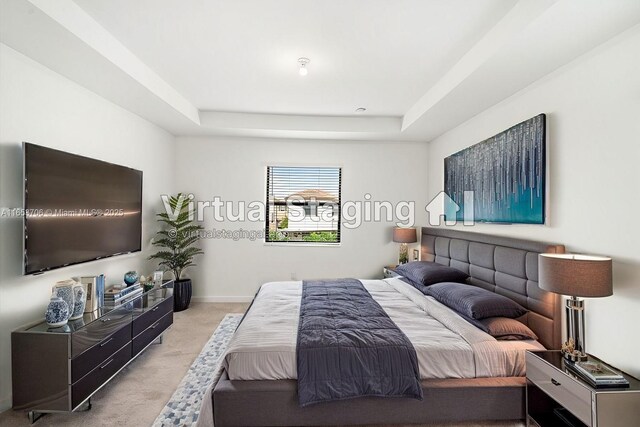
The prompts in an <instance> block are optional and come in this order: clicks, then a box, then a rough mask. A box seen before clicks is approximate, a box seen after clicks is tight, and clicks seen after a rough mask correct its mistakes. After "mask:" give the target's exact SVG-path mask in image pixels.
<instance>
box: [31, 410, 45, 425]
mask: <svg viewBox="0 0 640 427" xmlns="http://www.w3.org/2000/svg"><path fill="white" fill-rule="evenodd" d="M44 414H45V413H44V412H36V411H29V412H27V417H29V422H30V423H31V424H33V423H35V422H36V421H38V420H39V419H40V417H42V416H43V415H44Z"/></svg>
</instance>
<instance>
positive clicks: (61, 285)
mask: <svg viewBox="0 0 640 427" xmlns="http://www.w3.org/2000/svg"><path fill="white" fill-rule="evenodd" d="M75 285H76V282H75V281H73V280H62V281H60V282H56V284H55V286H54V287H53V296H56V297H60V298H62V300H63V301H64V302H65V303H67V319H68V318H69V316H71V313H72V312H73V303H74V298H73V287H74V286H75Z"/></svg>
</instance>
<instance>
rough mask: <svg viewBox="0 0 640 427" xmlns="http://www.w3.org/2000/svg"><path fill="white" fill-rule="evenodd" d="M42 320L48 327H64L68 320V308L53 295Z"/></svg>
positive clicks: (60, 299)
mask: <svg viewBox="0 0 640 427" xmlns="http://www.w3.org/2000/svg"><path fill="white" fill-rule="evenodd" d="M44 318H45V320H46V321H47V325H49V326H52V327H54V328H57V327H60V326H64V325H66V324H67V320H68V319H69V306H68V305H67V303H66V302H65V301H64V300H63V299H62V298H60V297H58V296H55V295H54V296H52V297H51V301H49V306H48V307H47V312H46V313H45V314H44Z"/></svg>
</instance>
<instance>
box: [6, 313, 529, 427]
mask: <svg viewBox="0 0 640 427" xmlns="http://www.w3.org/2000/svg"><path fill="white" fill-rule="evenodd" d="M246 307H247V304H212V303H192V304H191V306H190V307H189V309H188V310H186V311H182V312H180V313H175V316H174V324H173V326H172V327H171V329H169V330H168V331H167V332H166V333H165V337H164V342H163V343H162V344H160V345H152V346H151V347H149V349H147V351H145V352H144V353H143V354H142V355H140V357H138V358H137V359H136V360H135V361H133V362H132V363H131V364H130V365H129V366H127V368H125V369H124V370H123V371H122V372H121V373H120V374H119V375H118V376H117V377H116V378H114V379H113V381H111V382H110V383H109V384H107V385H106V386H105V387H104V388H103V389H101V390H100V391H98V392H97V393H96V394H95V395H94V396H93V398H92V399H91V403H92V405H93V407H92V409H91V410H90V411H86V412H77V413H72V414H47V415H45V416H44V417H42V418H41V419H40V420H38V421H37V422H36V424H35V425H34V426H35V427H48V426H77V427H100V426H132V427H134V426H135V427H140V426H150V425H151V424H152V423H153V421H154V420H155V419H156V417H157V416H158V414H159V413H160V411H161V410H162V409H163V408H164V405H165V403H166V402H167V401H168V400H169V398H170V397H171V395H172V394H173V392H174V390H175V389H176V388H177V386H178V384H179V383H180V381H181V380H182V377H183V376H184V375H185V374H186V372H187V370H188V369H189V366H191V363H192V362H193V360H194V359H195V358H196V356H197V355H198V354H199V353H200V350H202V346H204V344H205V343H206V342H207V340H208V339H209V337H210V336H211V334H212V333H213V331H214V330H215V329H216V327H217V326H218V324H219V323H220V321H221V320H222V318H223V317H224V316H225V314H227V313H241V312H244V310H245V309H246ZM29 425H30V424H29V421H28V419H27V416H26V414H25V413H24V412H16V411H12V410H9V411H6V412H3V413H2V414H0V426H29ZM444 425H445V424H438V427H439V426H444ZM446 425H447V426H453V425H456V426H464V427H488V426H492V427H494V426H495V427H498V426H500V427H520V426H524V424H523V423H516V424H514V423H499V422H495V423H492V422H486V423H466V424H446ZM389 427H390V426H389ZM429 427H435V425H429Z"/></svg>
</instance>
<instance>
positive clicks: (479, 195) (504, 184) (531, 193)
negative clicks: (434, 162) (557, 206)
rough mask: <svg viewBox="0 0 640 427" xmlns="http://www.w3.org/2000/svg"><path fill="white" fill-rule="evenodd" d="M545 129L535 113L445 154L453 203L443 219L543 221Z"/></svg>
mask: <svg viewBox="0 0 640 427" xmlns="http://www.w3.org/2000/svg"><path fill="white" fill-rule="evenodd" d="M545 132H546V129H545V115H544V114H539V115H537V116H535V117H533V118H531V119H529V120H525V121H524V122H522V123H518V124H517V125H515V126H513V127H511V128H509V129H507V130H505V131H503V132H500V133H499V134H497V135H494V136H492V137H491V138H489V139H486V140H484V141H482V142H480V143H478V144H475V145H472V146H471V147H469V148H466V149H464V150H462V151H459V152H457V153H455V154H452V155H451V156H449V157H447V158H445V159H444V191H445V192H446V193H447V195H449V197H451V199H452V200H453V201H454V202H455V203H456V205H457V206H455V208H454V209H456V210H457V212H456V213H455V218H447V220H454V219H455V220H457V221H461V220H463V219H465V218H467V219H471V213H473V215H472V217H473V221H475V222H495V223H520V224H544V222H545V173H546V172H545V170H546V168H545V163H546V160H545V156H546V147H545V146H546V138H545ZM469 205H472V206H469ZM465 210H466V212H465ZM451 216H454V215H451Z"/></svg>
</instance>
